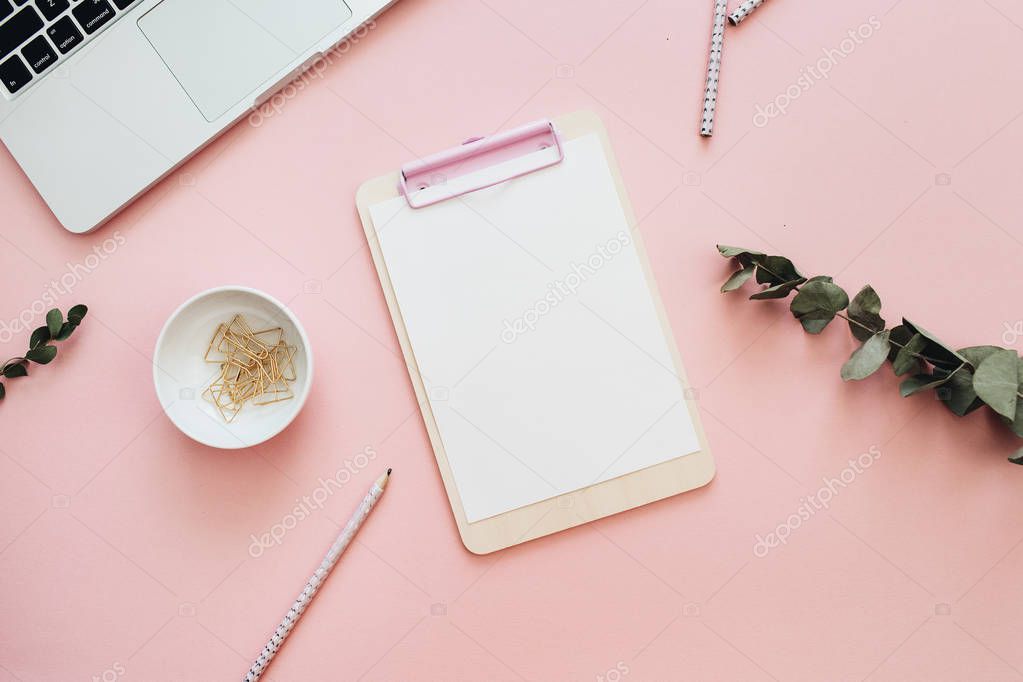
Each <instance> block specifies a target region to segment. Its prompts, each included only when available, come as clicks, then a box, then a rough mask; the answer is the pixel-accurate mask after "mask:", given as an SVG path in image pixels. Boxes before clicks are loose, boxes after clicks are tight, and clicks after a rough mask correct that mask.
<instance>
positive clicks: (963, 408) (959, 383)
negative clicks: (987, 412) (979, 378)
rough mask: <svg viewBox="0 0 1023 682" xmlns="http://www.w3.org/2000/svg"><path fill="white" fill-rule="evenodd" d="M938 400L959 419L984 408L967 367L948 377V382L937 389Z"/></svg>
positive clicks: (971, 372)
mask: <svg viewBox="0 0 1023 682" xmlns="http://www.w3.org/2000/svg"><path fill="white" fill-rule="evenodd" d="M938 399H939V400H941V402H942V403H943V404H944V405H945V407H947V408H948V409H949V410H950V411H951V412H952V414H954V415H957V416H959V417H965V416H966V415H968V414H969V413H971V412H973V411H974V410H977V409H979V408H981V407H983V406H984V401H983V400H981V399H980V398H978V397H977V391H975V390H974V388H973V371H972V370H971V369H970V368H969V367H962V368H960V369H959V371H957V372H953V373H952V374H951V375H950V376H949V379H948V382H947V383H946V384H944V385H943V386H941V387H940V388H939V389H938Z"/></svg>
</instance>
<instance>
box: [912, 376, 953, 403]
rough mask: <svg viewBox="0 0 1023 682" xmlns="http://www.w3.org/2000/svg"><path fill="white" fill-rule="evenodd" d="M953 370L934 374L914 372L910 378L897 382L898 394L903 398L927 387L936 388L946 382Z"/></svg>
mask: <svg viewBox="0 0 1023 682" xmlns="http://www.w3.org/2000/svg"><path fill="white" fill-rule="evenodd" d="M952 374H954V372H949V373H947V374H946V373H944V372H942V373H941V374H940V375H935V374H915V375H913V376H911V377H910V378H908V379H906V380H905V381H903V382H902V383H901V384H899V395H901V396H902V397H903V398H908V397H909V396H911V395H916V394H917V393H919V392H920V391H926V390H927V389H929V388H937V387H939V386H941V385H943V384H945V383H947V382H948V381H949V380H950V379H951V378H952Z"/></svg>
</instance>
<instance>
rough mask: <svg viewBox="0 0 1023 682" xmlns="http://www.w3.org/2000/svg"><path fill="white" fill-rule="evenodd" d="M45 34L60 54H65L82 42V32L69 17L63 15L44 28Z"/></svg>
mask: <svg viewBox="0 0 1023 682" xmlns="http://www.w3.org/2000/svg"><path fill="white" fill-rule="evenodd" d="M46 34H47V35H48V36H50V40H52V41H53V44H54V45H56V46H57V49H58V50H60V53H61V54H67V53H68V52H70V51H71V50H73V49H74V48H76V47H78V43H80V42H82V32H81V31H79V30H78V27H77V26H75V22H73V21H71V17H64V18H63V19H61V20H60V21H58V22H57V23H56V24H54V25H53V26H51V27H50V28H48V29H46Z"/></svg>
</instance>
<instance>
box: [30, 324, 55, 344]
mask: <svg viewBox="0 0 1023 682" xmlns="http://www.w3.org/2000/svg"><path fill="white" fill-rule="evenodd" d="M49 340H50V328H49V327H39V328H37V329H36V330H35V331H34V332H32V336H31V337H30V338H29V340H28V347H29V348H35V347H36V346H39V345H42V344H44V343H46V342H47V341H49Z"/></svg>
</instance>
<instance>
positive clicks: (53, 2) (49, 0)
mask: <svg viewBox="0 0 1023 682" xmlns="http://www.w3.org/2000/svg"><path fill="white" fill-rule="evenodd" d="M70 6H71V3H69V2H68V0H36V7H38V8H39V11H40V12H42V13H43V16H44V17H46V20H47V21H53V20H54V19H56V18H57V17H59V16H60V15H61V14H62V13H63V12H65V11H66V10H67V8H68V7H70Z"/></svg>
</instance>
